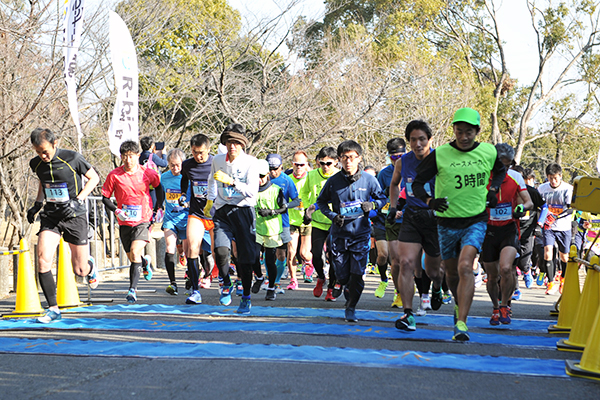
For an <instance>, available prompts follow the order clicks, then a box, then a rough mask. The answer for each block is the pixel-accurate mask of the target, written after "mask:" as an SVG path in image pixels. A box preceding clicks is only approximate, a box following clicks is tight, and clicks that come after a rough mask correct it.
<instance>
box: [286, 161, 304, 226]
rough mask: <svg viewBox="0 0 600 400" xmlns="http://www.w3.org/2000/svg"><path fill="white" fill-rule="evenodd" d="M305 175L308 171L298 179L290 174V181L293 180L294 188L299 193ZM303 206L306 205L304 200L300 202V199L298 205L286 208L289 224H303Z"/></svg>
mask: <svg viewBox="0 0 600 400" xmlns="http://www.w3.org/2000/svg"><path fill="white" fill-rule="evenodd" d="M307 176H308V173H306V174H304V176H303V177H302V178H300V179H298V178H296V177H295V176H294V174H290V178H292V181H294V184H295V185H296V190H298V194H299V193H300V191H301V190H302V187H303V186H304V184H305V183H306V177H307ZM305 208H306V207H304V202H302V201H301V202H300V205H299V206H298V207H296V208H288V215H289V217H290V225H294V226H305V225H304V222H303V218H304V210H305Z"/></svg>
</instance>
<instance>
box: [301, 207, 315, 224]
mask: <svg viewBox="0 0 600 400" xmlns="http://www.w3.org/2000/svg"><path fill="white" fill-rule="evenodd" d="M316 209H317V208H316V207H315V205H314V204H311V205H310V206H309V207H308V208H307V209H306V210H305V211H304V217H302V222H303V223H304V225H309V224H310V223H311V222H312V215H313V213H314V212H315V210H316Z"/></svg>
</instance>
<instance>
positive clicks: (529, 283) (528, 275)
mask: <svg viewBox="0 0 600 400" xmlns="http://www.w3.org/2000/svg"><path fill="white" fill-rule="evenodd" d="M523 281H525V287H526V288H527V289H529V288H531V286H533V277H532V276H531V270H529V271H527V272H525V273H524V274H523Z"/></svg>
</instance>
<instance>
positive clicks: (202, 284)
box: [200, 276, 212, 289]
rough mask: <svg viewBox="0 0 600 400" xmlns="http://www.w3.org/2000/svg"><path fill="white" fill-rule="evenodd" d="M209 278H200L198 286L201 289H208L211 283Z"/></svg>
mask: <svg viewBox="0 0 600 400" xmlns="http://www.w3.org/2000/svg"><path fill="white" fill-rule="evenodd" d="M211 283H212V282H211V280H210V276H208V277H206V278H203V279H200V288H201V289H210V285H211Z"/></svg>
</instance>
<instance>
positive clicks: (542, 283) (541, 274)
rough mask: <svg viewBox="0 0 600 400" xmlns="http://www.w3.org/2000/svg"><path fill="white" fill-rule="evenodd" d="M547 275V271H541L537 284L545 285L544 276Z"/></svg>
mask: <svg viewBox="0 0 600 400" xmlns="http://www.w3.org/2000/svg"><path fill="white" fill-rule="evenodd" d="M545 277H546V273H545V272H540V273H539V274H538V276H537V279H536V280H535V284H536V285H538V286H543V285H544V278H545Z"/></svg>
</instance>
